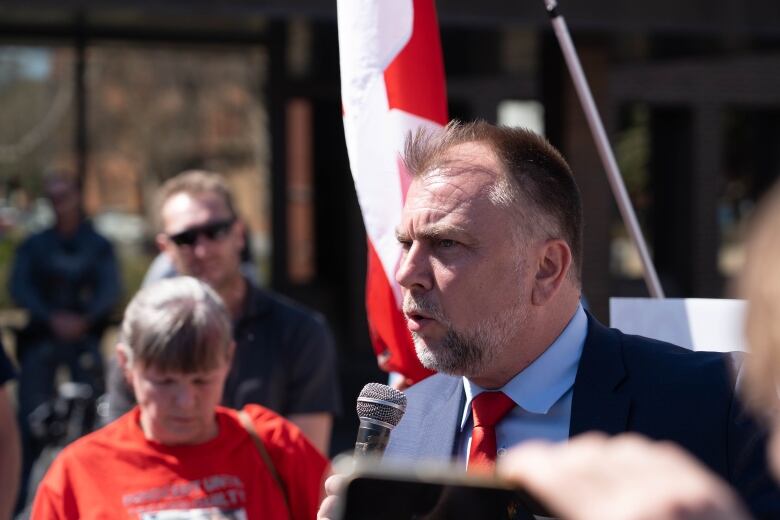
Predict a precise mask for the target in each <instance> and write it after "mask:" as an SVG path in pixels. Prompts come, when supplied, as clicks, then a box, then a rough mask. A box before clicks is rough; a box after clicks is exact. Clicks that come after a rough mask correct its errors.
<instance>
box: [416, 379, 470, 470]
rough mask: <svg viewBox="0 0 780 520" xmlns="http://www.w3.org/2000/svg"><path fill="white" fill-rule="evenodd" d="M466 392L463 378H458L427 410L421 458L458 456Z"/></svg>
mask: <svg viewBox="0 0 780 520" xmlns="http://www.w3.org/2000/svg"><path fill="white" fill-rule="evenodd" d="M464 401H465V393H464V390H463V380H462V379H461V378H457V383H456V384H452V385H450V386H449V387H448V388H447V389H446V391H444V392H442V393H441V394H440V399H435V400H433V402H432V403H431V404H432V406H431V407H430V408H429V409H428V411H427V414H426V415H427V416H426V417H425V423H424V425H423V431H426V430H427V431H426V433H425V434H424V435H423V438H422V439H421V443H420V456H421V458H429V457H430V458H433V459H443V458H448V457H452V456H453V455H455V456H457V454H456V453H455V450H456V449H457V445H456V443H457V440H458V434H459V433H460V418H461V413H462V412H463V405H464Z"/></svg>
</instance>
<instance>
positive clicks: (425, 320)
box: [404, 310, 436, 332]
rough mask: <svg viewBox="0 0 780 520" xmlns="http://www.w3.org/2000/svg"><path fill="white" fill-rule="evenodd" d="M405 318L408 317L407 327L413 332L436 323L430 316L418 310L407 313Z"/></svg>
mask: <svg viewBox="0 0 780 520" xmlns="http://www.w3.org/2000/svg"><path fill="white" fill-rule="evenodd" d="M404 316H406V323H407V326H408V327H409V330H410V331H412V332H417V331H419V330H421V329H422V328H423V327H425V326H426V325H429V324H431V323H433V322H435V321H436V320H435V319H434V318H433V317H432V316H431V315H430V314H428V313H425V312H421V311H418V310H414V311H405V312H404Z"/></svg>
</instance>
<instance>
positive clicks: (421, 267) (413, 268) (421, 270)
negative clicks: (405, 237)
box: [395, 242, 433, 290]
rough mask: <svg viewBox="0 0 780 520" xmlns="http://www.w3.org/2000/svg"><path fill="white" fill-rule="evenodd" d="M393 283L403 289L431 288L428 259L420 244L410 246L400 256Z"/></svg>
mask: <svg viewBox="0 0 780 520" xmlns="http://www.w3.org/2000/svg"><path fill="white" fill-rule="evenodd" d="M395 281H396V282H398V284H399V285H400V286H401V287H404V288H405V289H414V288H416V289H423V290H428V289H430V288H431V287H432V286H433V277H432V275H431V264H430V258H429V256H428V254H427V253H426V252H425V248H424V247H423V246H422V245H421V244H420V243H417V242H416V243H414V244H412V246H411V247H410V248H409V249H408V250H407V251H405V252H404V254H403V255H402V256H401V261H400V263H399V264H398V269H396V271H395Z"/></svg>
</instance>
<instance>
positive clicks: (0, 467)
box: [0, 343, 22, 520]
mask: <svg viewBox="0 0 780 520" xmlns="http://www.w3.org/2000/svg"><path fill="white" fill-rule="evenodd" d="M15 376H16V372H15V370H14V367H13V365H12V364H11V360H9V359H8V356H6V354H5V349H4V348H3V345H2V343H0V520H8V519H10V518H11V515H12V513H13V508H14V503H16V494H17V493H18V492H19V472H20V469H21V466H22V446H21V443H20V441H19V429H18V428H17V425H16V417H14V408H13V405H12V404H11V396H10V395H9V393H8V388H7V386H6V383H8V381H10V380H11V379H13V378H14V377H15Z"/></svg>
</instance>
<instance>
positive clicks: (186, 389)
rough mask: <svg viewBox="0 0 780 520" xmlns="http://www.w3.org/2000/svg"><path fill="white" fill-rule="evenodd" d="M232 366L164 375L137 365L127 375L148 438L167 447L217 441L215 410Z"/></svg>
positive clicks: (224, 363) (151, 368) (165, 373)
mask: <svg viewBox="0 0 780 520" xmlns="http://www.w3.org/2000/svg"><path fill="white" fill-rule="evenodd" d="M229 368H230V365H229V363H228V361H227V360H222V361H221V362H220V363H219V365H218V366H217V367H216V368H214V369H211V370H204V371H200V372H194V373H186V374H185V373H181V372H162V371H159V370H157V369H155V368H154V367H144V366H139V364H138V363H134V364H133V365H131V366H130V367H128V368H127V369H126V373H127V376H128V379H129V380H130V383H131V385H132V387H133V392H134V393H135V398H136V401H137V402H138V406H139V408H140V410H141V425H142V427H143V429H144V433H145V434H146V436H147V438H149V439H151V440H153V441H156V442H159V443H161V444H167V445H177V444H200V443H202V442H206V441H207V440H209V439H211V438H212V437H214V435H215V434H216V430H215V428H216V422H215V418H214V409H215V407H216V406H217V405H218V404H219V402H220V401H221V400H222V389H223V386H224V384H225V378H226V377H227V374H228V370H229Z"/></svg>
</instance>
